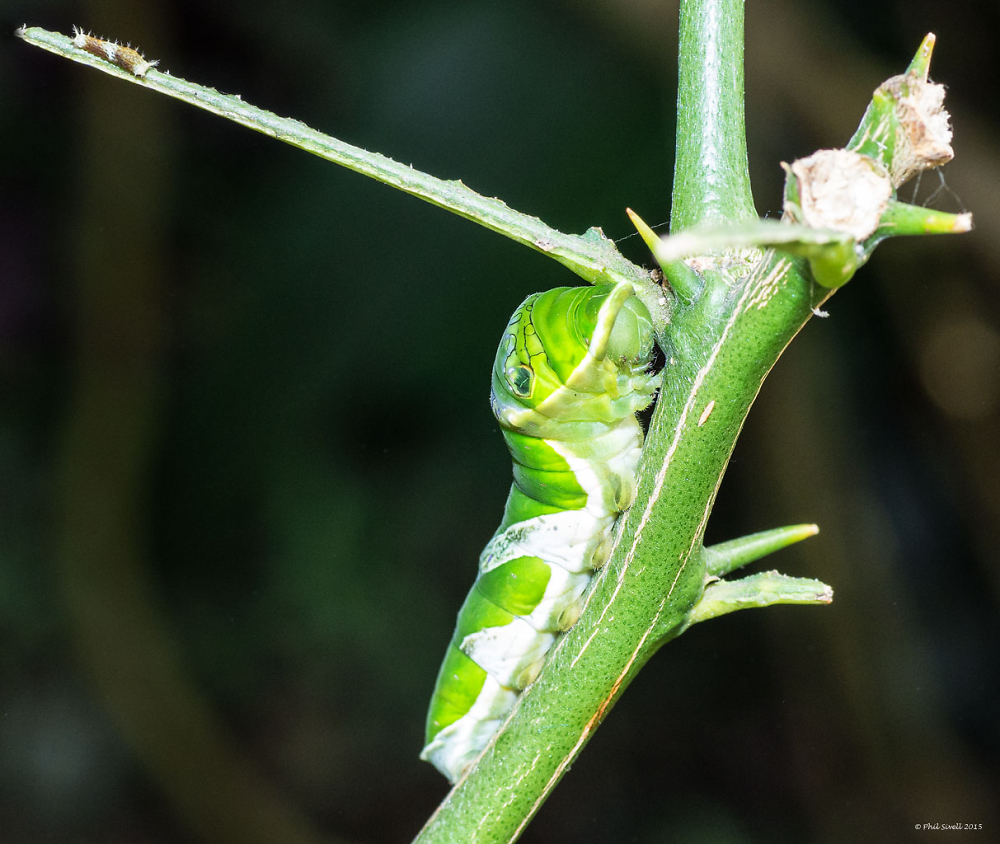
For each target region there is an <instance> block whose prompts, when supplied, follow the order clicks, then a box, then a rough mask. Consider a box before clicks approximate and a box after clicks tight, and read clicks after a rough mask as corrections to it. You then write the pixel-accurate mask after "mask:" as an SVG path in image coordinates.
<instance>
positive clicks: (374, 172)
mask: <svg viewBox="0 0 1000 844" xmlns="http://www.w3.org/2000/svg"><path fill="white" fill-rule="evenodd" d="M17 34H18V35H19V36H20V37H21V38H22V39H23V40H24V41H26V42H28V43H29V44H33V45H35V46H36V47H41V48H42V49H45V50H48V51H49V52H52V53H56V54H57V55H60V56H63V57H65V58H68V59H71V60H72V61H75V62H79V63H81V64H85V65H88V66H89V67H92V68H95V69H96V70H100V71H102V72H104V73H107V74H110V75H111V76H116V77H118V78H119V79H123V80H125V81H126V82H131V83H133V84H135V85H141V86H143V87H144V88H149V89H151V90H153V91H157V92H158V93H161V94H166V95H167V96H170V97H173V98H174V99H178V100H182V101H183V102H186V103H189V104H190V105H193V106H196V107H197V108H200V109H203V110H205V111H210V112H212V113H213V114H217V115H219V116H220V117H224V118H226V119H227V120H231V121H233V122H234V123H239V124H240V125H241V126H246V127H247V128H249V129H253V130H254V131H255V132H261V133H263V134H265V135H270V136H271V137H272V138H276V139H277V140H279V141H284V142H285V143H287V144H291V145H292V146H296V147H298V148H299V149H303V150H305V151H306V152H311V153H312V154H313V155H318V156H319V157H320V158H325V159H326V160H327V161H332V162H334V163H336V164H340V165H341V166H343V167H347V168H349V169H351V170H354V171H355V172H356V173H360V174H362V175H364V176H368V177H370V178H373V179H377V180H378V181H380V182H384V183H385V184H387V185H390V186H391V187H394V188H397V189H398V190H401V191H403V192H404V193H408V194H410V195H411V196H415V197H417V198H418V199H422V200H424V201H425V202H429V203H431V204H432V205H437V206H438V207H440V208H444V209H445V210H447V211H451V212H452V213H454V214H458V215H459V216H460V217H464V218H465V219H467V220H471V221H472V222H474V223H478V224H479V225H481V226H485V227H486V228H488V229H490V230H491V231H495V232H498V233H499V234H502V235H505V236H506V237H509V238H511V239H512V240H515V241H517V242H518V243H520V244H522V245H524V246H528V247H530V248H531V249H534V250H536V251H538V252H541V253H543V254H545V255H548V256H549V257H551V258H554V259H555V260H556V261H558V262H559V263H561V264H563V265H564V266H566V267H568V268H569V269H571V270H572V271H573V272H575V273H576V274H577V275H579V276H580V277H582V278H584V279H585V280H587V281H589V282H591V283H598V282H602V281H607V282H618V281H627V282H630V283H632V284H633V285H636V286H637V288H639V289H638V290H637V292H639V293H640V296H642V298H643V301H644V302H646V304H647V306H650V304H651V303H652V304H655V290H652V284H651V282H650V277H649V273H648V272H647V271H646V270H644V269H643V268H642V267H639V266H637V265H635V264H633V263H632V262H631V261H628V260H626V259H625V258H624V257H623V256H622V255H621V253H619V252H618V249H617V248H616V247H615V245H614V243H613V242H612V241H610V240H609V239H608V238H607V237H605V236H604V234H603V232H602V231H601V230H600V229H597V228H591V229H590V230H588V231H587V232H586V233H585V234H583V235H574V234H565V233H563V232H561V231H559V230H558V229H554V228H552V227H551V226H548V225H546V224H545V223H543V222H542V221H541V220H539V219H538V218H537V217H532V216H530V215H528V214H522V213H521V212H519V211H515V210H513V209H512V208H509V207H507V204H506V203H504V202H502V201H501V200H499V199H495V198H491V197H485V196H482V195H480V194H478V193H476V192H475V191H473V190H472V189H471V188H469V187H467V186H466V185H465V184H463V183H462V182H461V180H446V179H438V178H435V177H434V176H430V175H428V174H427V173H423V172H421V171H420V170H416V169H414V168H413V167H412V166H411V165H407V164H401V163H400V162H398V161H393V160H392V159H391V158H388V157H386V156H384V155H381V154H380V153H377V152H369V151H367V150H364V149H360V148H359V147H355V146H352V145H351V144H348V143H345V142H344V141H341V140H338V139H337V138H333V137H331V136H330V135H325V134H323V133H322V132H317V131H316V130H315V129H310V128H309V127H308V126H306V125H305V124H304V123H301V122H300V121H298V120H293V119H291V118H287V117H279V116H278V115H276V114H272V113H271V112H269V111H265V110H264V109H261V108H256V107H255V106H252V105H249V104H248V103H245V102H243V100H242V99H241V98H240V97H239V96H234V95H229V94H221V93H219V92H218V91H216V90H215V89H214V88H207V87H205V86H203V85H197V84H195V83H193V82H187V81H185V80H183V79H180V78H178V77H175V76H171V75H170V74H169V73H166V72H162V71H160V70H157V69H155V68H154V69H153V70H150V71H149V72H148V73H147V74H146V76H144V77H142V78H140V77H137V76H134V75H132V74H131V73H129V72H127V71H124V70H122V69H121V68H118V67H116V66H115V65H113V64H111V63H110V62H107V61H104V60H103V59H100V58H97V57H96V56H93V55H91V54H90V53H87V52H84V51H83V50H80V49H78V48H77V47H75V46H74V45H73V40H72V39H71V38H68V37H66V36H65V35H60V34H59V33H58V32H49V31H48V30H45V29H41V28H40V27H28V28H23V29H19V30H18V33H17Z"/></svg>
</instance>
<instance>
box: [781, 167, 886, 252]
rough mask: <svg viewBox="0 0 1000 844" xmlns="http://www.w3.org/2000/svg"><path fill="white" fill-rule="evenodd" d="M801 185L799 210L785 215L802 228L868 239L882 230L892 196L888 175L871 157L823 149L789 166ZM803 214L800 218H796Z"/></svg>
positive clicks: (799, 188)
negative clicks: (828, 230)
mask: <svg viewBox="0 0 1000 844" xmlns="http://www.w3.org/2000/svg"><path fill="white" fill-rule="evenodd" d="M784 166H785V168H786V169H787V170H789V171H790V172H791V174H792V176H793V177H794V178H795V179H796V181H797V183H798V193H799V196H798V200H799V202H798V204H799V209H795V208H793V207H792V206H791V203H790V202H789V201H787V200H786V202H785V211H786V212H787V213H788V214H790V215H792V216H793V218H796V217H797V218H798V219H799V220H800V222H802V223H803V224H805V225H807V226H810V227H812V228H818V229H835V230H836V231H842V232H845V233H847V234H850V235H851V236H852V237H854V239H855V240H864V239H865V238H866V237H868V236H869V235H871V234H872V233H873V232H874V231H875V229H876V228H878V225H879V220H880V219H881V218H882V214H883V213H884V212H885V209H886V206H887V205H888V203H889V199H890V198H891V197H892V185H891V184H890V182H889V176H888V175H887V174H886V172H885V170H884V169H883V168H882V167H881V166H879V164H877V163H876V162H875V161H873V160H872V159H871V158H869V157H868V156H866V155H859V154H858V153H856V152H849V151H848V150H844V149H823V150H820V151H819V152H816V153H813V154H812V155H810V156H809V157H808V158H800V159H799V160H798V161H795V162H793V163H792V164H791V166H789V165H787V164H786V165H784ZM796 211H798V213H796Z"/></svg>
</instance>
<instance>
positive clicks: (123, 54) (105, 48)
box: [73, 26, 159, 77]
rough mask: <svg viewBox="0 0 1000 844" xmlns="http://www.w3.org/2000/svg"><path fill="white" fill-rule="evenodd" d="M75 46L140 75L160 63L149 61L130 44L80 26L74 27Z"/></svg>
mask: <svg viewBox="0 0 1000 844" xmlns="http://www.w3.org/2000/svg"><path fill="white" fill-rule="evenodd" d="M73 46H75V47H78V48H79V49H81V50H84V51H85V52H88V53H90V54H91V55H92V56H97V57H98V58H99V59H104V60H105V61H107V62H111V64H113V65H114V66H115V67H120V68H121V69H122V70H127V71H128V72H129V73H131V74H133V75H135V76H139V77H143V76H145V75H146V74H147V73H148V72H149V69H150V68H152V67H156V65H158V64H159V62H156V61H152V62H151V61H147V60H146V57H145V56H143V55H142V53H140V52H139V51H138V50H136V49H133V48H132V47H130V46H127V45H126V46H122V45H121V44H118V43H116V42H114V41H104V40H103V39H101V38H95V37H94V36H93V35H89V34H88V33H86V32H84V31H83V30H82V29H80V27H78V26H74V27H73Z"/></svg>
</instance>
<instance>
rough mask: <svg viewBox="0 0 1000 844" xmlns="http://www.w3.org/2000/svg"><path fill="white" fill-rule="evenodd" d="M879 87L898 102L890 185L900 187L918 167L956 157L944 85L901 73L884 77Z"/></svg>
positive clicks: (937, 164) (938, 163)
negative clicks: (884, 80)
mask: <svg viewBox="0 0 1000 844" xmlns="http://www.w3.org/2000/svg"><path fill="white" fill-rule="evenodd" d="M881 89H882V90H885V91H886V92H887V93H890V94H891V95H892V96H893V97H895V99H896V102H897V106H896V114H897V118H898V120H899V129H898V130H897V132H896V148H895V151H894V155H893V157H892V172H891V173H890V174H889V175H890V176H891V177H892V183H893V185H895V186H896V187H899V186H900V185H901V184H903V183H904V182H906V181H908V180H909V179H910V178H911V177H913V176H915V175H916V174H917V173H919V172H920V171H921V170H928V169H930V168H932V167H940V166H941V165H942V164H947V163H948V162H949V161H951V160H952V158H954V157H955V152H954V150H952V148H951V125H950V123H949V121H950V119H951V117H950V115H949V114H948V111H947V110H946V109H945V107H944V85H936V84H935V83H933V82H928V81H927V80H926V79H921V78H920V77H919V76H916V75H913V74H904V75H902V76H894V77H893V78H892V79H889V80H887V81H886V82H885V83H884V84H883V85H882V86H881Z"/></svg>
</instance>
